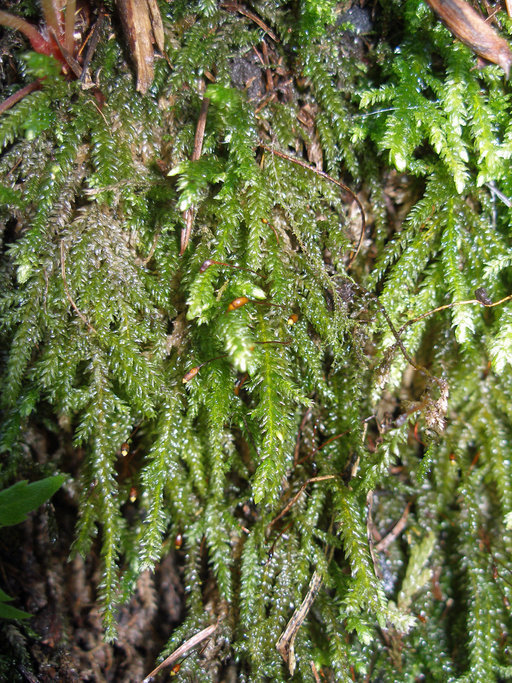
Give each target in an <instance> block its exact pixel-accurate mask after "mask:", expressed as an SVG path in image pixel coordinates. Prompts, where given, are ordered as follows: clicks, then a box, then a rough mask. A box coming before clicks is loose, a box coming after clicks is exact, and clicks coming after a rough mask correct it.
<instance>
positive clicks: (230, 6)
mask: <svg viewBox="0 0 512 683" xmlns="http://www.w3.org/2000/svg"><path fill="white" fill-rule="evenodd" d="M220 6H221V7H222V8H223V9H226V10H228V12H238V13H239V14H242V15H243V16H244V17H247V18H248V19H250V20H251V21H254V23H255V24H257V25H258V26H259V27H260V28H261V29H262V30H263V31H265V33H266V34H267V35H268V36H269V37H270V38H272V40H273V41H274V42H275V43H278V42H279V38H278V37H277V36H276V34H275V33H274V31H272V29H271V28H269V27H268V26H267V25H266V24H265V22H264V21H263V20H262V19H260V18H259V16H258V15H257V14H254V12H251V11H250V10H248V9H246V8H245V7H244V6H243V5H238V4H237V3H236V2H222V3H221V5H220Z"/></svg>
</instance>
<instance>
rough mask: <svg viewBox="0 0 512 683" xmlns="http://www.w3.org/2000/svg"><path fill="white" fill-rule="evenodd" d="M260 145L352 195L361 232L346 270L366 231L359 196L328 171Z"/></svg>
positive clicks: (357, 252) (353, 258) (364, 217)
mask: <svg viewBox="0 0 512 683" xmlns="http://www.w3.org/2000/svg"><path fill="white" fill-rule="evenodd" d="M259 146H260V147H262V148H263V149H266V150H267V152H270V153H271V154H274V155H275V156H277V157H280V158H281V159H286V160H287V161H291V162H292V163H293V164H297V165H298V166H302V168H305V169H306V170H308V171H311V172H312V173H316V174H317V175H319V176H321V177H322V178H325V179H326V180H328V181H329V182H331V183H334V185H337V186H338V187H339V188H341V189H342V190H344V191H345V192H348V193H349V195H350V196H351V197H352V199H353V200H354V201H355V203H356V204H357V206H358V208H359V211H360V212H361V232H360V234H359V239H358V240H357V245H356V250H355V252H354V253H353V254H352V256H351V257H350V259H349V262H348V265H347V270H348V269H349V268H350V267H351V266H352V264H353V263H354V261H355V260H356V258H357V255H358V254H359V250H360V249H361V244H362V242H363V237H364V233H365V231H366V215H365V213H364V208H363V205H362V204H361V200H360V199H359V197H358V196H357V195H356V193H355V192H354V191H353V190H351V189H350V187H347V185H345V183H342V182H341V181H340V180H336V179H335V178H333V177H332V176H330V175H329V174H328V173H325V171H321V170H320V169H318V168H313V166H309V164H306V163H305V162H304V161H302V160H301V159H295V158H294V157H291V156H289V155H288V154H284V152H279V151H278V150H277V149H273V148H272V147H268V146H267V145H264V144H263V143H261V142H260V145H259Z"/></svg>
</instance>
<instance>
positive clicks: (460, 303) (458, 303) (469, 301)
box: [398, 294, 512, 334]
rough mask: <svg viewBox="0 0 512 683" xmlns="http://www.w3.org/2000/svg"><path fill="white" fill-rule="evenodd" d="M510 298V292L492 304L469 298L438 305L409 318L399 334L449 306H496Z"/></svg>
mask: <svg viewBox="0 0 512 683" xmlns="http://www.w3.org/2000/svg"><path fill="white" fill-rule="evenodd" d="M510 299H512V294H508V295H507V296H504V297H503V299H500V300H499V301H495V302H493V303H490V304H486V303H485V302H484V301H480V299H467V300H466V301H452V303H451V304H444V305H443V306H438V307H437V308H433V309H432V310H431V311H427V312H426V313H422V314H421V315H419V316H418V317H417V318H412V320H408V321H407V322H406V323H404V324H403V325H402V327H401V328H400V329H399V330H398V334H402V332H403V331H404V330H405V329H406V328H407V327H409V325H412V324H413V323H417V322H419V321H420V320H423V319H424V318H428V316H429V315H433V314H434V313H439V311H444V310H446V309H447V308H454V307H455V306H466V305H467V304H480V306H484V307H485V308H494V307H495V306H501V304H504V303H505V302H506V301H510Z"/></svg>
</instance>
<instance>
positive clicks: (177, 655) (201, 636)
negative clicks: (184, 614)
mask: <svg viewBox="0 0 512 683" xmlns="http://www.w3.org/2000/svg"><path fill="white" fill-rule="evenodd" d="M217 627H218V623H217V624H210V626H207V627H206V628H204V629H203V630H202V631H199V633H196V634H195V635H193V636H192V637H191V638H189V639H188V640H186V641H185V642H184V643H183V645H180V646H179V647H178V648H177V649H176V650H174V652H173V653H171V654H170V655H169V656H168V657H167V658H166V659H164V661H163V662H161V663H160V664H159V665H158V666H157V667H156V669H153V671H152V672H151V673H150V674H148V675H147V676H146V678H145V679H144V680H143V681H142V683H150V681H152V680H153V679H154V677H155V676H156V675H157V673H158V672H159V671H161V670H162V669H164V668H165V667H167V666H171V664H174V662H176V661H177V660H178V659H181V657H183V656H185V655H186V654H187V652H189V651H190V650H192V649H194V648H195V647H197V646H198V645H200V644H201V643H202V642H203V640H206V639H207V638H210V637H211V636H213V634H214V633H215V631H216V630H217Z"/></svg>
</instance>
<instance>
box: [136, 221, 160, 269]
mask: <svg viewBox="0 0 512 683" xmlns="http://www.w3.org/2000/svg"><path fill="white" fill-rule="evenodd" d="M161 232H162V231H161V230H157V231H156V235H155V237H154V239H153V244H152V245H151V249H150V250H149V253H148V255H147V256H146V258H145V259H143V260H142V261H141V265H142V266H144V268H145V267H146V266H147V265H148V263H149V262H150V261H151V259H152V258H153V254H154V253H155V250H156V245H157V244H158V240H159V239H160V233H161Z"/></svg>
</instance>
